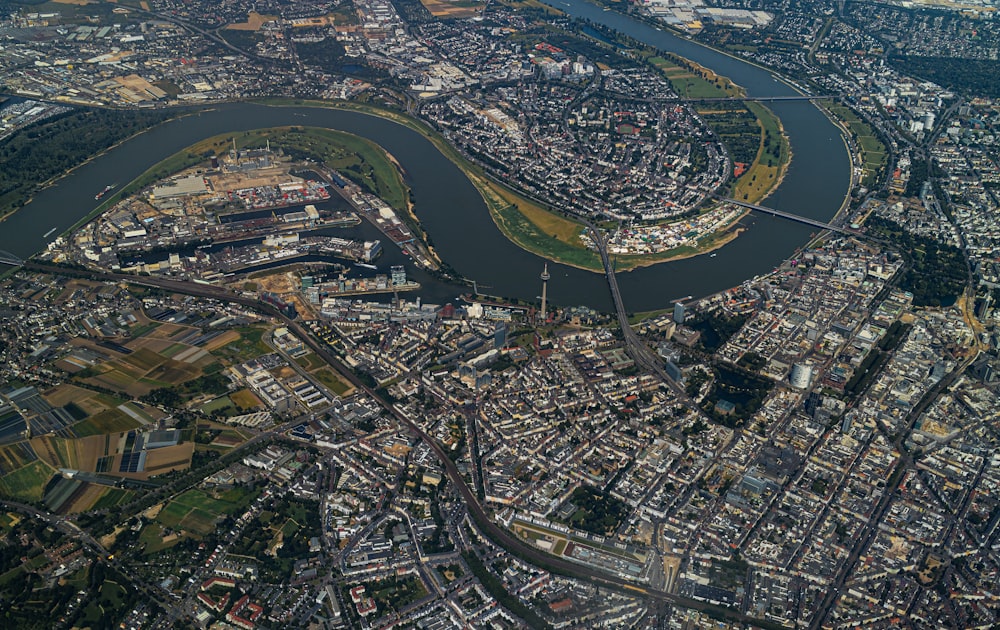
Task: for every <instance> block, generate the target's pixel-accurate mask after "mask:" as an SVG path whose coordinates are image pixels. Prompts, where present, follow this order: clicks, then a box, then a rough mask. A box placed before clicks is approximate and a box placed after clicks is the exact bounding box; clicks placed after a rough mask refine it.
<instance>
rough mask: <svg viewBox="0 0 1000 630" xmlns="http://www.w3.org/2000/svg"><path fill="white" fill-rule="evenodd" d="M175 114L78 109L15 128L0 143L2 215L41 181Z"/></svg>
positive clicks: (19, 204)
mask: <svg viewBox="0 0 1000 630" xmlns="http://www.w3.org/2000/svg"><path fill="white" fill-rule="evenodd" d="M172 116H173V114H171V113H168V112H165V111H145V110H142V111H140V110H134V111H131V110H125V111H118V110H114V111H112V110H103V109H79V110H74V111H71V112H66V113H64V114H60V115H58V116H54V117H52V118H49V119H47V120H45V121H42V122H40V123H38V124H35V125H31V126H29V127H26V128H25V129H22V130H21V131H19V132H17V133H15V134H14V135H12V136H11V137H10V138H8V139H7V140H6V141H5V142H3V143H2V144H0V164H3V168H0V215H3V214H7V213H10V212H13V211H14V210H17V209H18V208H20V207H21V206H23V205H24V204H25V203H26V202H27V200H28V199H29V198H30V197H31V195H32V194H34V192H35V191H36V190H37V188H38V185H39V184H41V183H43V182H46V181H48V180H50V179H52V178H54V177H57V176H59V175H62V174H64V173H66V172H67V171H69V170H70V169H72V168H73V167H75V166H77V165H78V164H80V163H81V162H83V161H84V160H86V159H87V158H89V157H91V156H93V155H95V154H96V153H99V152H101V151H103V150H105V149H107V148H109V147H111V146H113V145H115V144H116V143H118V142H121V141H122V140H124V139H126V138H128V137H130V136H132V135H134V134H136V133H139V132H141V131H144V130H145V129H148V128H149V127H151V126H153V125H156V124H159V123H162V122H164V121H166V120H167V119H169V118H170V117H172Z"/></svg>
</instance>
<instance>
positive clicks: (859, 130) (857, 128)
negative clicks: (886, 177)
mask: <svg viewBox="0 0 1000 630" xmlns="http://www.w3.org/2000/svg"><path fill="white" fill-rule="evenodd" d="M820 104H821V105H822V106H823V107H825V108H826V109H827V110H829V111H830V113H831V114H833V116H834V117H835V118H837V119H838V120H840V121H841V122H842V123H843V124H844V126H845V127H847V129H848V131H849V132H850V134H851V137H853V138H854V141H855V142H856V143H857V144H858V147H859V148H860V150H861V168H862V172H863V174H862V176H861V185H862V186H867V187H871V186H873V185H874V184H875V183H876V182H877V180H878V177H879V175H880V174H881V173H882V171H883V170H884V169H885V167H886V162H887V159H888V157H887V153H886V148H885V144H883V143H882V141H881V140H879V139H878V137H877V136H875V132H874V131H873V130H872V128H871V126H870V125H869V124H868V123H866V122H865V121H863V120H861V118H859V117H858V115H857V114H855V113H854V111H853V110H852V109H851V108H849V107H846V106H844V105H840V104H838V103H834V102H833V101H820Z"/></svg>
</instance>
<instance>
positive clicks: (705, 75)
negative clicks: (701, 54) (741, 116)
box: [648, 56, 743, 98]
mask: <svg viewBox="0 0 1000 630" xmlns="http://www.w3.org/2000/svg"><path fill="white" fill-rule="evenodd" d="M648 61H649V62H650V63H651V64H653V65H654V66H655V67H656V68H658V69H659V70H660V72H662V73H663V75H664V76H665V77H667V80H668V81H670V84H671V85H672V86H673V88H674V91H675V92H677V94H679V95H680V96H682V97H685V98H715V97H719V96H741V95H742V93H743V90H742V89H741V88H740V87H739V86H738V85H736V84H735V83H733V82H732V81H730V80H729V79H728V78H726V77H723V76H719V75H717V74H715V73H714V72H712V71H711V70H709V69H707V68H703V67H701V66H699V65H697V64H695V63H693V62H687V64H688V65H690V67H684V66H682V65H680V60H676V61H675V60H671V59H667V58H665V57H661V56H653V57H650V58H649V59H648Z"/></svg>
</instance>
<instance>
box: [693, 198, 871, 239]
mask: <svg viewBox="0 0 1000 630" xmlns="http://www.w3.org/2000/svg"><path fill="white" fill-rule="evenodd" d="M712 196H713V197H715V198H716V199H718V200H719V201H722V202H725V203H731V204H735V205H737V206H742V207H744V208H749V209H750V210H754V211H756V212H762V213H764V214H769V215H771V216H773V217H778V218H780V219H788V220H789V221H795V222H796V223H804V224H805V225H809V226H812V227H815V228H820V229H821V230H830V231H832V232H839V233H841V234H850V235H852V236H858V233H857V232H855V231H853V230H849V229H846V228H843V227H840V226H838V225H834V224H832V223H826V222H824V221H820V220H818V219H810V218H809V217H804V216H802V215H799V214H792V213H791V212H785V211H784V210H776V209H774V208H768V207H767V206H760V205H757V204H755V203H749V202H747V201H739V200H738V199H730V198H729V197H722V196H720V195H712Z"/></svg>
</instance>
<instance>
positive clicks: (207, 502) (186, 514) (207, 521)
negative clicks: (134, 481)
mask: <svg viewBox="0 0 1000 630" xmlns="http://www.w3.org/2000/svg"><path fill="white" fill-rule="evenodd" d="M256 494H257V493H256V492H255V491H252V490H245V489H243V488H234V489H232V490H229V491H227V492H225V493H224V494H222V495H220V496H219V497H218V498H216V497H212V496H209V495H208V494H207V493H206V492H204V491H202V490H197V489H195V490H188V491H187V492H185V493H184V494H182V495H180V496H178V497H175V498H174V499H173V500H171V501H170V503H168V504H167V505H166V506H165V507H164V508H163V509H162V510H160V513H159V514H157V516H156V522H158V523H160V524H161V525H163V526H164V527H169V528H171V529H183V530H186V531H189V532H191V533H193V534H195V535H197V536H204V535H206V534H209V533H211V532H212V531H213V529H214V527H215V523H216V521H217V520H218V519H219V518H220V517H222V516H225V515H227V514H232V513H234V512H237V511H239V510H242V509H244V508H245V507H246V506H247V505H249V504H250V502H251V501H253V498H254V497H255V496H256Z"/></svg>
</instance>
